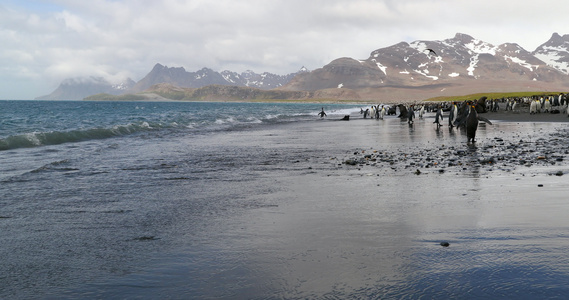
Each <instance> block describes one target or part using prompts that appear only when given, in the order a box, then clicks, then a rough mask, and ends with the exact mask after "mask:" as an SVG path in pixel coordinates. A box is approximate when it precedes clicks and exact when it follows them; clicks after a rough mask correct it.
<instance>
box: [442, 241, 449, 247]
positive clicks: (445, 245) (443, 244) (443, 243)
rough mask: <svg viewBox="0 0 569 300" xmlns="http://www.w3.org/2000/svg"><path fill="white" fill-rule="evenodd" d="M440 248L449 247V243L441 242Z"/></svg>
mask: <svg viewBox="0 0 569 300" xmlns="http://www.w3.org/2000/svg"><path fill="white" fill-rule="evenodd" d="M441 246H443V247H448V246H450V243H449V242H441Z"/></svg>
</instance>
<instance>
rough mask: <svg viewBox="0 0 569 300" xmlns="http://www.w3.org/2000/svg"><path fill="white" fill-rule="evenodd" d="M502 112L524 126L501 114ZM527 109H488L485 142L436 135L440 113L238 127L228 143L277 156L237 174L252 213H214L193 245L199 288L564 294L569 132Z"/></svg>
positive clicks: (220, 294)
mask: <svg viewBox="0 0 569 300" xmlns="http://www.w3.org/2000/svg"><path fill="white" fill-rule="evenodd" d="M506 117H508V118H510V120H512V118H513V119H516V120H517V121H516V122H499V121H497V120H498V119H502V120H503V119H506ZM526 117H527V116H523V115H521V114H519V115H517V114H512V115H511V116H510V115H508V114H505V113H502V114H500V113H497V114H494V115H493V116H492V115H490V114H488V118H489V119H491V120H494V121H496V122H495V124H494V125H492V126H490V125H481V126H480V128H479V132H478V138H477V140H478V141H477V143H476V145H467V144H466V136H465V135H464V133H463V132H461V131H460V130H457V129H451V130H449V128H448V127H447V126H445V127H442V128H441V129H439V130H436V128H435V125H434V124H432V121H433V116H432V115H428V116H427V118H426V119H423V120H416V121H415V124H414V125H412V126H409V125H408V124H407V123H406V122H401V121H400V120H398V119H397V118H393V117H392V118H386V119H385V120H373V119H361V118H358V116H357V115H356V116H352V118H351V119H350V121H347V122H346V121H336V120H334V119H333V118H330V117H329V118H327V119H322V120H318V121H315V122H313V123H302V124H289V125H286V126H282V127H280V126H278V127H275V128H271V129H263V130H261V131H256V132H242V133H235V134H233V135H232V136H231V140H230V141H225V142H230V143H231V144H233V145H234V147H236V148H241V147H249V146H252V145H253V146H254V147H258V148H262V149H264V150H263V152H267V153H271V157H272V158H271V159H267V161H266V162H265V163H263V165H262V166H258V167H256V168H255V169H256V171H255V173H256V174H257V176H256V177H255V178H256V179H255V180H253V181H251V182H249V183H247V182H241V186H242V188H241V190H243V189H245V190H247V189H248V190H250V192H249V193H248V194H247V195H246V196H245V199H243V201H246V202H250V203H255V205H254V206H251V209H250V211H248V212H246V213H244V214H242V215H237V216H232V217H229V218H227V219H224V220H219V221H217V222H218V223H217V224H218V225H217V227H216V230H215V231H208V232H207V235H206V236H205V237H203V239H204V240H205V243H204V244H203V245H204V247H203V249H194V252H192V253H193V254H192V260H193V261H196V262H199V263H195V264H192V265H191V266H190V268H189V269H190V270H193V271H192V273H190V274H191V276H193V277H194V278H200V280H201V281H202V282H203V283H204V284H202V285H199V286H196V287H195V290H193V291H192V293H190V295H192V296H197V298H200V296H202V297H203V298H283V299H307V298H312V299H323V298H333V299H337V298H340V299H370V298H374V299H391V298H393V299H401V298H409V299H416V298H426V299H442V298H458V299H461V298H484V299H514V298H516V299H523V298H533V297H534V296H538V297H539V298H552V297H562V296H563V295H567V293H569V288H568V287H567V285H566V283H567V282H569V275H568V274H569V261H568V259H567V258H568V257H569V250H568V249H569V248H567V247H566V240H567V238H568V237H569V235H568V234H567V232H568V231H567V229H568V228H569V219H568V218H567V217H566V213H565V212H566V211H567V209H569V204H568V203H567V200H566V198H567V196H566V195H567V191H568V188H567V183H566V182H567V178H566V176H568V175H567V174H568V170H569V168H568V162H569V157H568V155H569V153H568V150H569V149H568V147H569V132H568V131H567V124H565V123H563V124H561V123H554V122H545V123H533V122H521V121H524V120H527V119H526ZM552 117H553V118H556V117H557V116H552ZM532 118H533V116H532ZM535 118H542V119H541V120H543V118H545V116H544V115H539V116H537V117H535ZM549 121H550V120H549ZM212 147H215V145H212ZM350 160H355V161H356V163H354V164H351V163H346V162H347V161H350ZM227 184H231V183H230V182H228V183H227ZM248 184H250V187H247V186H248ZM260 187H263V189H265V192H264V193H258V192H256V191H257V190H258V189H259V188H260ZM441 243H443V245H446V243H449V246H448V247H443V246H441ZM174 257H175V256H174ZM171 263H172V264H173V265H178V264H180V263H182V264H183V262H181V261H179V259H175V258H173V259H172V262H171ZM194 267H199V269H194ZM182 278H183V277H180V278H178V277H174V278H173V281H172V285H173V286H179V287H182V286H184V280H183V279H182ZM176 280H178V281H179V282H177V281H176ZM206 283H207V284H206ZM174 290H175V289H174ZM182 291H183V288H182Z"/></svg>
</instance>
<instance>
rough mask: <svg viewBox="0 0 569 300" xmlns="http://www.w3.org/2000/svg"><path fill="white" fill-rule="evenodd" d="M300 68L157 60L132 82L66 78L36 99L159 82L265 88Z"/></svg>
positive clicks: (119, 91) (128, 90)
mask: <svg viewBox="0 0 569 300" xmlns="http://www.w3.org/2000/svg"><path fill="white" fill-rule="evenodd" d="M303 72H308V70H307V69H306V68H304V67H302V68H301V69H300V70H299V71H298V72H296V73H291V74H288V75H276V74H272V73H269V72H263V73H261V74H257V73H255V72H253V71H250V70H249V71H246V72H242V73H241V74H239V73H237V72H232V71H228V70H226V71H222V72H221V73H220V72H216V71H214V70H212V69H209V68H202V69H201V70H198V71H196V72H188V71H186V70H185V69H184V68H183V67H167V66H164V65H162V64H159V63H157V64H156V65H154V67H153V68H152V70H151V71H150V72H149V73H148V74H147V75H146V76H145V77H144V78H142V79H141V80H139V81H138V82H134V81H132V80H131V79H130V78H128V79H127V80H125V81H124V82H121V83H119V84H113V83H111V82H109V81H107V80H105V79H104V78H101V77H97V78H95V77H89V78H72V79H66V80H64V81H63V82H62V83H61V84H60V85H59V87H58V88H57V89H56V90H55V91H54V92H52V93H51V94H49V95H46V96H41V97H37V98H36V100H81V99H84V98H86V97H88V96H91V95H95V94H109V95H115V96H117V95H123V94H136V93H140V92H143V91H145V90H147V89H149V88H150V87H152V86H154V85H156V84H160V83H169V84H172V85H175V86H178V87H182V88H201V87H205V86H209V85H222V86H238V87H251V88H258V89H261V90H269V89H274V88H278V87H281V86H283V85H285V84H287V83H288V82H289V81H290V80H291V79H292V78H293V77H294V76H295V75H297V74H299V73H303Z"/></svg>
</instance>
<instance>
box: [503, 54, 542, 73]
mask: <svg viewBox="0 0 569 300" xmlns="http://www.w3.org/2000/svg"><path fill="white" fill-rule="evenodd" d="M504 59H506V60H508V59H509V60H511V61H512V62H513V63H516V64H518V65H520V66H522V67H525V68H528V69H529V70H530V71H532V72H533V71H534V68H535V69H536V70H537V68H538V67H539V66H538V65H532V64H530V63H528V62H526V61H525V60H522V59H520V58H519V57H513V56H508V55H504Z"/></svg>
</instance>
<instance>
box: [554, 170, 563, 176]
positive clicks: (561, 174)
mask: <svg viewBox="0 0 569 300" xmlns="http://www.w3.org/2000/svg"><path fill="white" fill-rule="evenodd" d="M555 176H563V171H557V173H555Z"/></svg>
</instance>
